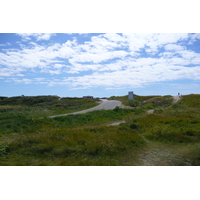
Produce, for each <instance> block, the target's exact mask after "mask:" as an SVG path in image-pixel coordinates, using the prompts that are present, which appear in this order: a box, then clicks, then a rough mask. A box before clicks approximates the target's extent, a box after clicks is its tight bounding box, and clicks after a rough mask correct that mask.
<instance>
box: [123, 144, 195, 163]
mask: <svg viewBox="0 0 200 200" xmlns="http://www.w3.org/2000/svg"><path fill="white" fill-rule="evenodd" d="M188 151H189V148H188V147H187V146H183V145H179V146H177V145H175V146H173V145H170V144H163V143H158V142H150V141H148V144H147V145H146V146H145V147H144V148H143V149H142V150H139V152H137V153H135V152H134V153H130V154H129V157H128V159H126V160H125V161H124V163H123V164H122V165H124V166H180V165H184V166H191V163H192V161H191V159H190V158H186V157H185V153H188Z"/></svg>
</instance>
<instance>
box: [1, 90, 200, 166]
mask: <svg viewBox="0 0 200 200" xmlns="http://www.w3.org/2000/svg"><path fill="white" fill-rule="evenodd" d="M135 97H136V98H135V101H131V102H129V101H128V100H127V96H123V97H114V96H113V97H110V98H109V99H108V100H111V101H106V100H104V103H105V104H103V105H104V106H103V109H102V108H101V109H102V110H96V109H93V108H94V107H95V106H97V107H96V108H99V107H98V106H99V104H98V101H99V100H96V99H78V98H61V99H60V98H59V97H50V96H45V97H41V96H39V97H13V98H6V97H1V98H0V130H1V132H0V165H2V166H3V165H12V166H13V165H14V166H17V165H20V166H23V165H25V166H29V165H31V166H40V165H45V166H48V165H51V166H53V165H54V166H60V165H66V166H68V165H70V166H85V165H86V166H89V165H94V166H97V165H100V166H102V165H103V166H110V165H120V166H126V165H128V166H150V165H151V166H182V165H184V166H190V165H200V131H199V130H200V120H199V119H200V95H197V94H193V95H185V96H182V97H181V98H179V97H171V96H137V95H136V96H135ZM118 101H120V102H122V105H121V103H120V102H118ZM106 102H107V103H108V102H110V103H111V104H112V106H113V107H105V106H106ZM113 102H115V103H116V102H117V104H116V105H115V104H113ZM107 105H108V104H107ZM107 108H108V109H107ZM83 110H86V112H85V111H83ZM149 110H153V112H150V113H148V111H149ZM79 111H81V112H79ZM87 111H90V112H87ZM72 113H73V114H72ZM62 114H64V116H57V115H62ZM66 114H67V115H66ZM75 114H76V115H75ZM49 116H56V117H52V118H49ZM121 122H123V123H121Z"/></svg>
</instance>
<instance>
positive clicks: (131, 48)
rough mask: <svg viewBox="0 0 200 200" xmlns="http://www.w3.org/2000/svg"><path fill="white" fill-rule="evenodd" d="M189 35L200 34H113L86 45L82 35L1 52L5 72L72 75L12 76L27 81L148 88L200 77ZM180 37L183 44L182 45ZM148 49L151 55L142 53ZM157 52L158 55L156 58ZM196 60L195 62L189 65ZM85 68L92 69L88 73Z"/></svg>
mask: <svg viewBox="0 0 200 200" xmlns="http://www.w3.org/2000/svg"><path fill="white" fill-rule="evenodd" d="M21 36H22V37H23V38H26V39H29V38H31V37H34V38H35V39H36V41H39V40H48V39H49V38H50V37H51V34H21ZM187 38H189V39H191V38H192V39H191V40H195V39H197V38H198V35H192V36H190V37H188V34H115V33H109V34H101V35H98V36H93V37H91V40H90V41H86V42H84V43H82V44H79V43H78V42H77V40H76V39H74V40H68V41H67V42H65V43H63V44H59V43H55V44H51V45H47V46H41V45H38V44H37V42H29V46H22V47H21V48H22V49H8V50H6V51H5V52H4V53H3V52H0V58H1V59H0V67H1V71H0V76H4V77H5V76H7V77H9V76H23V72H27V71H31V72H35V73H36V72H37V73H48V74H50V75H59V74H62V75H63V74H64V76H68V77H67V78H61V79H60V80H56V79H52V78H49V79H45V78H42V79H39V78H38V79H27V78H22V79H19V78H16V79H12V80H13V81H15V82H17V83H25V84H30V83H36V82H37V83H38V84H48V85H51V86H52V85H69V86H71V88H72V89H73V88H89V87H93V86H96V87H98V86H104V87H106V88H113V87H114V88H115V87H116V88H121V87H125V86H131V87H142V86H144V85H145V84H149V83H153V82H159V81H166V80H175V79H182V78H189V79H195V80H199V79H200V78H199V77H200V67H199V66H200V54H199V53H196V52H194V51H191V50H188V49H187V48H186V46H185V45H184V44H185V43H184V42H185V41H186V39H187ZM189 39H188V40H189ZM180 41H182V43H181V44H180V43H177V42H180ZM183 41H184V42H183ZM161 47H162V48H164V49H165V51H164V52H162V53H160V52H159V48H161ZM145 51H146V53H147V56H146V57H142V55H143V54H142V52H145ZM157 53H159V54H158V55H157V56H154V57H151V56H150V55H151V54H157ZM148 55H149V57H148ZM109 61H111V62H109ZM191 64H192V65H195V66H192V67H191V66H190V67H188V65H191ZM81 72H87V75H82V74H81ZM73 74H76V76H75V75H73ZM77 74H78V75H79V76H77Z"/></svg>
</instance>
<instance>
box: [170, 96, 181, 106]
mask: <svg viewBox="0 0 200 200" xmlns="http://www.w3.org/2000/svg"><path fill="white" fill-rule="evenodd" d="M180 99H181V98H180V96H173V102H172V103H173V104H174V103H177V102H178V101H179V100H180Z"/></svg>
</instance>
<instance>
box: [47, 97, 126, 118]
mask: <svg viewBox="0 0 200 200" xmlns="http://www.w3.org/2000/svg"><path fill="white" fill-rule="evenodd" d="M100 100H101V101H102V102H101V104H99V105H98V106H95V107H93V108H89V109H87V110H82V111H78V112H73V113H67V114H62V115H54V116H49V118H54V117H61V116H66V115H72V114H73V115H75V114H84V113H87V112H91V111H94V110H112V109H114V108H115V107H117V106H121V104H122V102H121V101H116V100H107V99H100Z"/></svg>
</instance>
